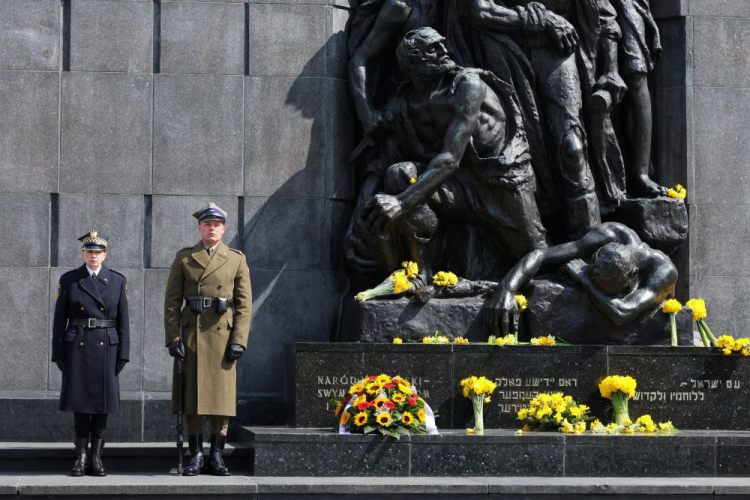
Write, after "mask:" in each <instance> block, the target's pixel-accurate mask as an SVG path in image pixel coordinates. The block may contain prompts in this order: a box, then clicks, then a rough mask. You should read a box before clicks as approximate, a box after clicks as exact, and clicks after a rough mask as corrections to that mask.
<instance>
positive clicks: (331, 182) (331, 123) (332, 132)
mask: <svg viewBox="0 0 750 500" xmlns="http://www.w3.org/2000/svg"><path fill="white" fill-rule="evenodd" d="M325 113H326V143H325V144H326V148H325V153H326V175H325V178H326V196H327V197H329V198H334V199H338V200H354V199H355V196H356V195H355V191H354V186H355V178H354V166H353V165H352V164H350V163H349V154H350V153H351V152H352V151H353V150H354V147H355V143H354V138H355V136H354V127H352V126H351V124H352V123H354V122H355V113H354V105H353V104H352V102H351V98H350V97H349V86H348V84H347V83H346V82H344V81H341V80H329V81H328V82H327V83H326V107H325Z"/></svg>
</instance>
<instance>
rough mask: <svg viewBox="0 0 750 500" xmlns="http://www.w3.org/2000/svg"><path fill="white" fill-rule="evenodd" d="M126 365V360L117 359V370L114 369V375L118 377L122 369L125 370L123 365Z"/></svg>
mask: <svg viewBox="0 0 750 500" xmlns="http://www.w3.org/2000/svg"><path fill="white" fill-rule="evenodd" d="M127 364H128V360H127V359H118V360H117V368H115V375H119V374H120V372H121V371H122V369H123V368H125V365H127Z"/></svg>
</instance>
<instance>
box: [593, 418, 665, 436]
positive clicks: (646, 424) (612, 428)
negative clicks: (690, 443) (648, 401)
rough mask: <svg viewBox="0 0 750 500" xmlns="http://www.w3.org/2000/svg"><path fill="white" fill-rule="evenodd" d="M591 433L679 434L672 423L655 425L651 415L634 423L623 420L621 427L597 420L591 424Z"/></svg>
mask: <svg viewBox="0 0 750 500" xmlns="http://www.w3.org/2000/svg"><path fill="white" fill-rule="evenodd" d="M591 432H593V433H594V434H635V433H636V432H648V433H674V432H679V431H678V430H677V428H676V427H675V426H674V425H673V424H672V421H671V420H670V421H668V422H659V423H658V424H655V423H654V421H653V419H652V418H651V415H643V416H641V417H638V420H636V421H635V423H633V422H631V421H630V420H625V421H623V423H622V424H621V425H618V424H609V425H604V424H603V423H601V422H599V420H594V421H593V422H591Z"/></svg>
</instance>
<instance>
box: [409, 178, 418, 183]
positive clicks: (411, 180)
mask: <svg viewBox="0 0 750 500" xmlns="http://www.w3.org/2000/svg"><path fill="white" fill-rule="evenodd" d="M415 182H417V179H415V178H414V177H409V184H414V183H415Z"/></svg>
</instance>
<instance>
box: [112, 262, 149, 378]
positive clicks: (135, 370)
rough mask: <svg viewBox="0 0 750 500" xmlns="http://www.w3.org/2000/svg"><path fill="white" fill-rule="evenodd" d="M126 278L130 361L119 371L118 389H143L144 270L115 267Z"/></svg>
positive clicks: (140, 268)
mask: <svg viewBox="0 0 750 500" xmlns="http://www.w3.org/2000/svg"><path fill="white" fill-rule="evenodd" d="M114 269H115V271H118V272H120V273H122V274H124V275H125V278H126V279H127V280H128V312H129V316H130V361H129V362H128V364H127V365H125V368H124V369H123V370H122V372H120V391H121V392H122V391H142V390H143V372H144V370H143V357H144V351H145V349H144V346H145V339H144V328H143V326H144V323H143V317H144V276H143V274H144V270H143V268H142V267H140V266H139V267H137V268H134V269H125V268H119V267H115V268H114Z"/></svg>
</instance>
